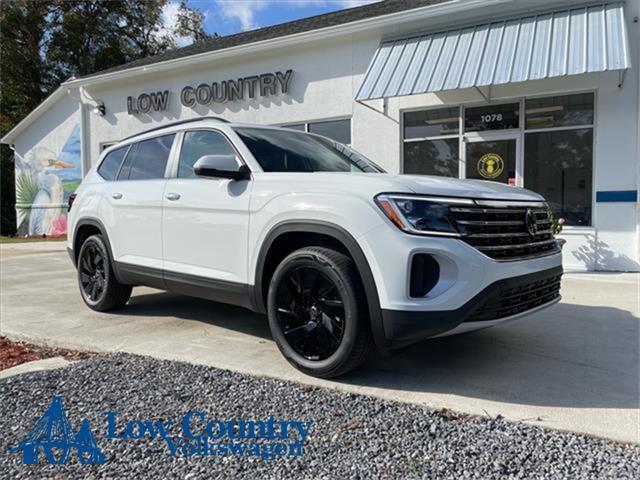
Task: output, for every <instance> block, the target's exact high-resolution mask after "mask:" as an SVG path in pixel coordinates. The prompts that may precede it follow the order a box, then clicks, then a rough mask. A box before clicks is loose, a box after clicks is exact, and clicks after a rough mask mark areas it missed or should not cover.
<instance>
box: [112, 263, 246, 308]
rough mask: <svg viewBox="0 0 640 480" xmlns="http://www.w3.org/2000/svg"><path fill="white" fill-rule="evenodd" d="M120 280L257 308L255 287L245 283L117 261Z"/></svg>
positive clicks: (115, 265)
mask: <svg viewBox="0 0 640 480" xmlns="http://www.w3.org/2000/svg"><path fill="white" fill-rule="evenodd" d="M114 269H115V270H116V272H117V277H118V279H120V281H121V282H122V283H124V284H127V285H145V286H147V287H153V288H158V289H160V290H167V291H170V292H174V293H179V294H181V295H188V296H190V297H197V298H203V299H205V300H212V301H214V302H220V303H227V304H230V305H236V306H238V307H244V308H248V309H250V310H254V311H255V309H254V304H253V302H252V298H253V292H252V287H250V286H249V285H245V284H242V283H235V282H225V281H222V280H215V279H211V278H204V277H198V276H195V275H186V274H183V273H177V272H168V271H166V270H165V271H163V270H161V269H157V268H151V267H141V266H138V265H131V264H128V263H122V262H114Z"/></svg>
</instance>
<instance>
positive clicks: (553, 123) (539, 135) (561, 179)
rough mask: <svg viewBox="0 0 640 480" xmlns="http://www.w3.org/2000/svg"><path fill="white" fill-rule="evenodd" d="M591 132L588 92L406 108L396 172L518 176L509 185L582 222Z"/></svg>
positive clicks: (587, 203)
mask: <svg viewBox="0 0 640 480" xmlns="http://www.w3.org/2000/svg"><path fill="white" fill-rule="evenodd" d="M522 112H524V115H523V114H522ZM522 117H524V118H522ZM460 126H462V127H463V128H464V131H460ZM593 130H594V95H593V93H583V94H574V95H557V96H553V97H544V98H535V99H527V100H520V101H511V102H507V103H502V104H488V105H480V106H475V105H473V106H468V107H447V108H436V109H430V110H420V111H407V112H404V114H403V132H402V133H403V172H404V173H410V174H423V175H440V176H446V177H454V178H455V177H460V178H478V179H490V180H493V181H498V182H504V183H508V184H511V185H514V184H516V178H518V177H519V178H520V179H521V180H519V181H518V182H517V184H518V185H522V186H524V187H525V188H528V189H530V190H533V191H535V192H538V193H540V194H541V195H543V196H544V197H545V198H546V199H547V200H548V202H549V205H550V207H551V209H552V210H553V212H554V214H555V215H556V216H558V217H562V218H564V219H565V222H566V225H573V226H589V225H591V221H592V219H591V210H592V191H593V185H592V175H593V139H594V131H593ZM519 142H524V148H522V153H520V149H519V148H518V144H519ZM460 148H463V150H462V151H461V150H460ZM522 154H523V155H524V157H523V158H522V161H521V162H520V165H523V171H521V172H519V174H517V173H516V166H517V165H518V164H519V162H518V161H517V159H518V158H520V156H521V155H522ZM461 160H462V163H463V165H465V168H464V169H463V170H462V171H460V170H459V168H458V165H459V164H460V162H461ZM518 168H519V167H518Z"/></svg>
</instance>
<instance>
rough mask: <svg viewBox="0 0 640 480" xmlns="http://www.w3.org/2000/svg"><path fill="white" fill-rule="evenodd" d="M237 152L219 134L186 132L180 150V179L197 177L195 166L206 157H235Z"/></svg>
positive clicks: (201, 131) (198, 131)
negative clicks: (201, 158)
mask: <svg viewBox="0 0 640 480" xmlns="http://www.w3.org/2000/svg"><path fill="white" fill-rule="evenodd" d="M235 154H236V152H235V150H234V149H233V147H232V146H231V145H230V144H229V142H228V140H227V139H226V138H225V137H224V135H222V134H221V133H218V132H212V131H210V130H196V131H191V132H186V133H185V134H184V140H183V141H182V148H181V149H180V160H179V161H178V177H179V178H189V177H195V176H196V175H195V174H194V173H193V164H194V163H196V162H197V161H198V159H199V158H200V157H202V156H204V155H235Z"/></svg>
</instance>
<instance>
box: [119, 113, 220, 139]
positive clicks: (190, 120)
mask: <svg viewBox="0 0 640 480" xmlns="http://www.w3.org/2000/svg"><path fill="white" fill-rule="evenodd" d="M201 120H217V121H218V122H222V123H229V120H226V119H224V118H221V117H197V118H188V119H186V120H179V121H177V122H171V123H165V124H164V125H160V126H158V127H154V128H151V129H149V130H145V131H144V132H138V133H136V134H135V135H130V136H128V137H127V138H123V139H122V140H120V141H121V142H124V141H126V140H129V139H131V138H134V137H137V136H140V135H144V134H146V133H151V132H155V131H156V130H162V129H163V128H168V127H175V126H176V125H182V124H184V123H192V122H200V121H201Z"/></svg>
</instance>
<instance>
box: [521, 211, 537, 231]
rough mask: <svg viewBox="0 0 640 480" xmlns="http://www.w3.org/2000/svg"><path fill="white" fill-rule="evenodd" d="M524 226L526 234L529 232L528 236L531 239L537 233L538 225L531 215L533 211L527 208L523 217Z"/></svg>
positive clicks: (534, 215) (533, 214) (534, 216)
mask: <svg viewBox="0 0 640 480" xmlns="http://www.w3.org/2000/svg"><path fill="white" fill-rule="evenodd" d="M524 224H525V227H526V228H527V232H529V235H531V236H532V237H533V236H534V235H535V234H536V233H538V225H537V223H536V214H535V213H533V210H531V209H530V208H527V213H526V214H525V217H524Z"/></svg>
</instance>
